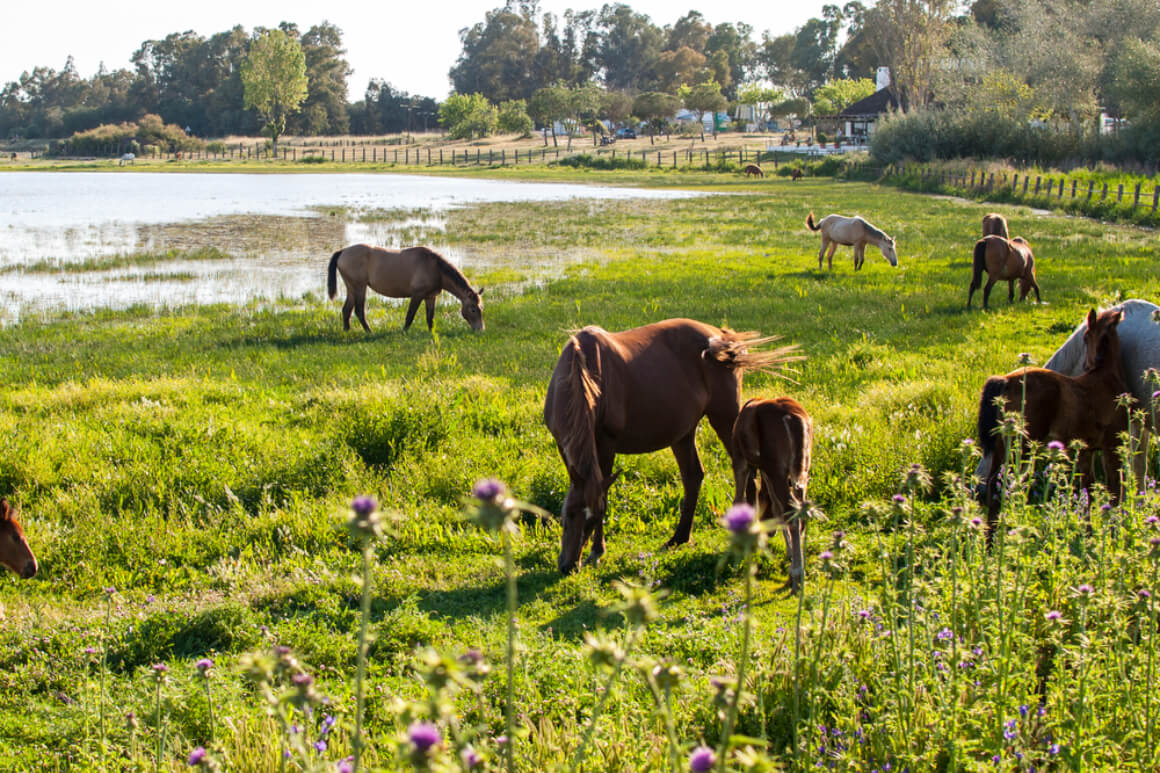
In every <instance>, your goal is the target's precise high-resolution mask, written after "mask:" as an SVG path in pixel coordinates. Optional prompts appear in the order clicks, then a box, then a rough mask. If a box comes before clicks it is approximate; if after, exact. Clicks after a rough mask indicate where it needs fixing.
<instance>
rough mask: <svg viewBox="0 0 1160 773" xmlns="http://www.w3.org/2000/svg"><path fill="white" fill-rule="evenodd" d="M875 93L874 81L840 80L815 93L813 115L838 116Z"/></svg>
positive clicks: (865, 79) (867, 79) (831, 82)
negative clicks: (848, 107)
mask: <svg viewBox="0 0 1160 773" xmlns="http://www.w3.org/2000/svg"><path fill="white" fill-rule="evenodd" d="M874 92H875V88H874V81H872V80H870V79H869V78H859V79H857V80H855V79H852V78H839V79H838V80H833V81H830V82H829V83H827V84H826V85H825V86H822V87H821V88H819V89H818V90H817V91H815V92H814V105H813V113H814V114H815V115H837V114H838V113H840V112H842V111H843V110H844V109H845V108H846V107H847V106H848V105H852V104H854V103H855V102H857V101H858V100H859V99H864V98H866V97H868V96H870V95H871V94H873V93H874Z"/></svg>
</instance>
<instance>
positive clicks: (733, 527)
mask: <svg viewBox="0 0 1160 773" xmlns="http://www.w3.org/2000/svg"><path fill="white" fill-rule="evenodd" d="M756 516H757V514H756V513H755V512H754V510H753V507H752V506H750V505H748V504H745V503H744V502H741V503H738V504H736V505H733V507H730V508H729V511H728V512H726V513H725V519H724V521H723V522H724V524H725V528H727V529H728V530H729V531H731V532H733V533H734V534H744V533H745V532H747V531H749V527H750V526H752V525H753V519H754V518H755V517H756Z"/></svg>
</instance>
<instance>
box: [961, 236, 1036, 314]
mask: <svg viewBox="0 0 1160 773" xmlns="http://www.w3.org/2000/svg"><path fill="white" fill-rule="evenodd" d="M974 257H975V262H974V273H973V274H972V276H971V289H970V291H969V292H968V293H967V308H968V309H969V308H971V298H973V297H974V295H975V290H978V289H979V285H981V284H982V283H983V272H984V271H986V272H987V285H986V287H984V288H983V308H984V309H985V308H987V300H988V299H989V298H990V297H991V288H992V287H994V286H995V283H996V282H999V281H1003V280H1006V282H1007V302H1008V303H1011V302H1012V301H1014V300H1015V280H1016V279H1018V280H1019V300H1021V301H1022V300H1023V299H1025V298H1026V297H1027V294H1028V293H1029V292H1031V291H1032V290H1035V302H1036V303H1041V302H1042V299H1041V298H1040V297H1039V282H1037V281H1036V279H1035V256H1034V255H1032V254H1031V245H1030V244H1028V243H1027V240H1026V239H1024V238H1023V237H1022V236H1016V237H1015V238H1014V239H1007V238H1005V237H1002V236H995V235H991V236H984V237H983V238H982V239H979V241H977V242H975V254H974Z"/></svg>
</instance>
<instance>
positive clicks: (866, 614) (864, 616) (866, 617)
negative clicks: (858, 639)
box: [858, 609, 871, 620]
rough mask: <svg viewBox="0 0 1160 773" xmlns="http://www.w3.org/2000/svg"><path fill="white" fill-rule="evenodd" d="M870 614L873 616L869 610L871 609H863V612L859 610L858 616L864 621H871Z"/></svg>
mask: <svg viewBox="0 0 1160 773" xmlns="http://www.w3.org/2000/svg"><path fill="white" fill-rule="evenodd" d="M870 614H871V613H870V610H869V609H861V610H858V616H859V617H861V618H862V619H863V620H869V619H870Z"/></svg>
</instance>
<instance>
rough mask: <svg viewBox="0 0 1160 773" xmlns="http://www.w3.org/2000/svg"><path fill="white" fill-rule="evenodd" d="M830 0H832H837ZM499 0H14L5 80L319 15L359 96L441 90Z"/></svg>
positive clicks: (738, 11)
mask: <svg viewBox="0 0 1160 773" xmlns="http://www.w3.org/2000/svg"><path fill="white" fill-rule="evenodd" d="M832 1H833V0H831V2H832ZM626 4H627V5H629V6H630V7H631V8H632V9H633V10H634V11H636V12H637V13H643V14H646V15H647V16H648V17H649V18H650V19H651V20H652V22H653V24H656V25H657V26H659V27H664V26H665V25H670V24H672V23H673V22H675V21H676V20H677V19H678V18H680V17H681V16H684V15H685V14H686V13H687V12H688V11H689V10H691V9H695V10H699V11H700V12H701V14H702V15H703V16H704V17H705V20H706V21H708V22H709V23H710V24H714V25H716V24H720V23H722V22H730V23H737V22H739V21H740V22H745V23H747V24H749V25H751V26H752V27H753V30H754V33H753V38H754V40H757V41H760V40H761V33H762V32H764V31H766V30H769V31H770V32H771V33H773V34H782V33H785V32H793V31H794V30H795V29H797V28H798V27H800V26H801V25H802V24H803V23H805V21H806V20H807V19H809V18H810V17H811V16H819V15H820V14H821V8H822V5H823V4H824V3H823V2H822V0H800V2H786V0H774V1H773V2H753V1H752V0H713V2H711V3H703V4H701V5H700V6H699V7H698V6H697V5H694V4H692V0H689V4H688V5H686V4H682V3H680V1H679V0H678V2H676V3H674V2H672V0H629V1H628V2H627V3H626ZM502 5H503V0H490V1H487V0H481V1H479V2H468V1H467V0H432V2H431V3H430V5H428V4H427V3H423V2H413V1H411V2H398V0H395V1H394V2H387V3H383V4H382V5H379V4H377V3H369V4H362V3H359V4H355V3H340V4H339V5H337V6H327V5H326V4H325V3H319V2H317V0H315V2H303V1H302V0H281V1H280V2H270V0H256V1H253V2H236V3H234V2H224V1H223V0H204V1H203V2H199V3H151V4H149V5H147V6H126V7H125V9H124V11H123V12H122V11H118V10H117V9H116V8H113V7H111V6H108V5H106V4H103V3H95V2H80V1H79V0H61V1H60V2H57V3H54V4H53V5H52V6H51V10H49V9H48V8H47V7H46V8H41V7H40V6H38V5H36V4H35V3H26V2H25V3H13V4H11V5H10V7H8V8H6V9H5V10H4V13H3V18H2V19H0V84H3V83H8V82H10V81H14V80H18V79H19V78H20V75H21V73H23V72H25V71H30V70H32V68H33V67H37V66H46V67H51V68H52V69H54V70H59V69H61V68H62V67H63V66H64V64H65V61H66V59H67V58H68V57H69V56H70V55H71V56H72V57H73V59H74V61H75V63H76V69H77V72H78V73H80V75H81V77H83V78H89V77H91V76H92V75H93V74H94V73H95V72H97V69H98V67H99V66H100V64H101V63H102V62H103V63H104V65H105V68H106V69H109V70H116V69H119V68H122V67H124V68H131V67H132V63H131V61H130V58H131V57H132V56H133V52H134V51H136V50H137V49H138V48H139V47H140V45H141V43H142V42H144V41H146V40H153V39H160V38H164V37H165V36H166V35H169V34H170V33H173V32H184V31H186V30H190V29H192V30H193V31H194V32H196V33H198V34H199V35H202V36H203V37H209V36H210V35H213V34H215V33H218V32H224V31H226V30H229V29H232V28H233V27H234V25H236V24H241V25H242V26H243V27H244V28H245V29H246V31H247V32H249V31H251V30H253V28H254V27H259V26H260V27H276V26H277V25H278V23H279V22H282V21H290V22H294V23H296V24H297V25H298V28H299V29H300V30H302V31H303V32H305V31H306V30H307V29H309V28H310V27H312V26H314V25H315V24H318V23H320V22H322V21H329V22H330V23H332V24H334V25H336V26H337V27H338V28H339V29H341V30H342V33H343V35H342V39H343V44H344V45H345V46H346V51H347V53H346V58H347V61H348V62H349V63H350V65H351V68H352V69H353V70H354V72H353V73H352V74H351V76H350V77H349V78H348V80H347V82H348V84H349V87H350V97H351V99H352V100H357V99H360V98H361V97H362V94H363V92H364V91H365V89H366V85H367V82H368V81H369V80H370V79H371V78H382V79H384V80H386V81H387V82H388V83H390V84H391V85H392V86H393V87H394V88H396V89H398V90H401V91H406V92H409V93H411V94H415V95H419V96H427V97H435V98H436V99H443V98H444V97H446V96H447V94H448V93H449V92H450V89H451V85H450V83H449V81H448V79H447V72H448V71H449V70H450V69H451V67H452V66H453V65H454V64H455V60H456V59H457V58H458V56H459V53H460V50H461V48H460V44H459V30H460V29H462V28H465V27H470V26H472V25H474V24H476V23H479V22H482V21H483V19H484V15H485V14H486V12H487V11H489V10H491V9H493V8H497V7H501V6H502ZM602 5H604V3H603V2H597V1H596V0H571V1H570V2H569V1H568V0H540V10H541V11H548V12H551V13H553V14H556V16H557V17H559V18H562V17H563V14H564V11H565V10H567V9H569V8H571V9H573V10H575V11H580V10H588V9H599V8H600V7H601V6H602Z"/></svg>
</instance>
